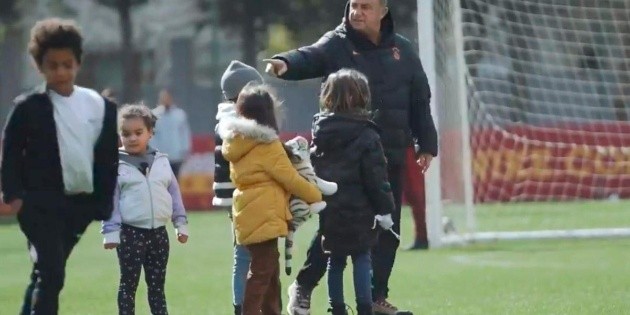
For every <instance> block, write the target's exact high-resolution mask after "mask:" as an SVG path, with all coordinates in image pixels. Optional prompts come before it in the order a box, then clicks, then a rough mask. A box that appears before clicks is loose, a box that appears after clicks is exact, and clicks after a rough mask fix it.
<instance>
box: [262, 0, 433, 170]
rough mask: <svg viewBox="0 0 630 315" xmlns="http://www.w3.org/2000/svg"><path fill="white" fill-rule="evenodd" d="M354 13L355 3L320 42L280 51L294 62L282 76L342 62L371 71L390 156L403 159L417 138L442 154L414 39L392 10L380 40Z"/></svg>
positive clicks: (323, 73) (326, 70)
mask: <svg viewBox="0 0 630 315" xmlns="http://www.w3.org/2000/svg"><path fill="white" fill-rule="evenodd" d="M348 15H349V4H347V5H346V10H345V14H344V19H343V22H342V23H341V24H340V25H339V26H338V27H337V28H335V29H334V30H333V31H329V32H327V33H326V34H324V36H322V37H321V38H320V39H319V40H318V41H317V42H316V43H315V44H313V45H311V46H306V47H302V48H298V49H295V50H291V51H288V52H285V53H282V54H279V55H276V56H274V57H273V58H275V59H281V60H283V61H284V62H286V63H287V65H288V67H287V68H288V70H287V72H286V73H284V74H283V75H282V76H281V78H282V79H286V80H303V79H310V78H318V77H324V78H326V77H327V76H328V75H329V74H331V73H334V72H336V71H338V70H340V69H342V68H351V69H355V70H358V71H360V72H362V73H363V74H365V75H366V76H367V77H368V81H369V84H370V92H371V94H372V111H373V113H374V116H373V117H372V118H373V120H374V122H375V123H376V124H377V125H378V126H379V128H380V129H381V138H382V141H383V146H384V148H385V155H386V156H387V159H388V162H389V163H392V164H398V165H400V164H402V163H403V162H404V157H405V154H404V151H405V150H406V148H407V147H408V146H410V145H412V143H415V144H416V145H417V146H418V149H419V151H418V152H419V153H429V154H431V155H433V156H436V155H437V152H438V142H437V132H436V130H435V125H434V123H433V118H432V117H431V110H430V107H429V102H430V98H431V91H430V89H429V84H428V81H427V77H426V74H425V73H424V69H423V68H422V64H421V62H420V58H419V57H418V55H417V54H416V53H415V51H414V49H413V47H412V45H411V43H410V42H409V41H408V40H407V39H406V38H404V37H403V36H401V35H399V34H396V33H395V32H394V22H393V20H392V17H391V14H390V13H387V15H386V16H385V17H384V18H383V19H382V21H381V41H380V43H379V44H378V45H375V44H374V43H372V42H371V41H370V40H368V39H367V38H366V37H365V36H363V35H362V34H360V33H358V32H356V31H355V30H354V29H353V28H352V26H351V25H350V23H349V22H348V20H349V16H348ZM412 140H413V142H412Z"/></svg>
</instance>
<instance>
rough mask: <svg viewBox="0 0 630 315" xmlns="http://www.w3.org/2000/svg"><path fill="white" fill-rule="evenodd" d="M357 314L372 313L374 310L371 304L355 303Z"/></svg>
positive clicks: (365, 314) (369, 314)
mask: <svg viewBox="0 0 630 315" xmlns="http://www.w3.org/2000/svg"><path fill="white" fill-rule="evenodd" d="M357 315H374V311H373V310H372V304H359V305H357Z"/></svg>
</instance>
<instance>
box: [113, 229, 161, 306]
mask: <svg viewBox="0 0 630 315" xmlns="http://www.w3.org/2000/svg"><path fill="white" fill-rule="evenodd" d="M169 249H170V248H169V241H168V233H167V232H166V228H165V227H160V228H156V229H141V228H137V227H133V226H129V225H124V224H123V226H122V229H121V231H120V245H118V248H116V252H117V253H118V264H119V265H120V285H119V287H118V313H119V314H120V315H133V314H135V309H136V290H137V289H138V281H139V280H140V271H141V270H142V269H143V268H144V279H145V281H146V283H147V290H148V294H147V296H148V299H149V308H150V309H151V314H153V315H158V314H160V315H166V314H168V311H167V308H166V294H165V292H164V283H165V282H166V266H167V264H168V256H169Z"/></svg>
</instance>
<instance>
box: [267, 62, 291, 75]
mask: <svg viewBox="0 0 630 315" xmlns="http://www.w3.org/2000/svg"><path fill="white" fill-rule="evenodd" d="M263 61H264V62H266V63H267V66H266V67H265V72H266V73H268V74H269V75H271V76H274V77H278V76H281V75H283V74H284V73H285V72H287V69H288V68H287V63H286V62H284V61H282V60H280V59H263Z"/></svg>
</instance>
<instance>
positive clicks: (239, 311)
mask: <svg viewBox="0 0 630 315" xmlns="http://www.w3.org/2000/svg"><path fill="white" fill-rule="evenodd" d="M234 315H243V307H242V306H240V305H234Z"/></svg>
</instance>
